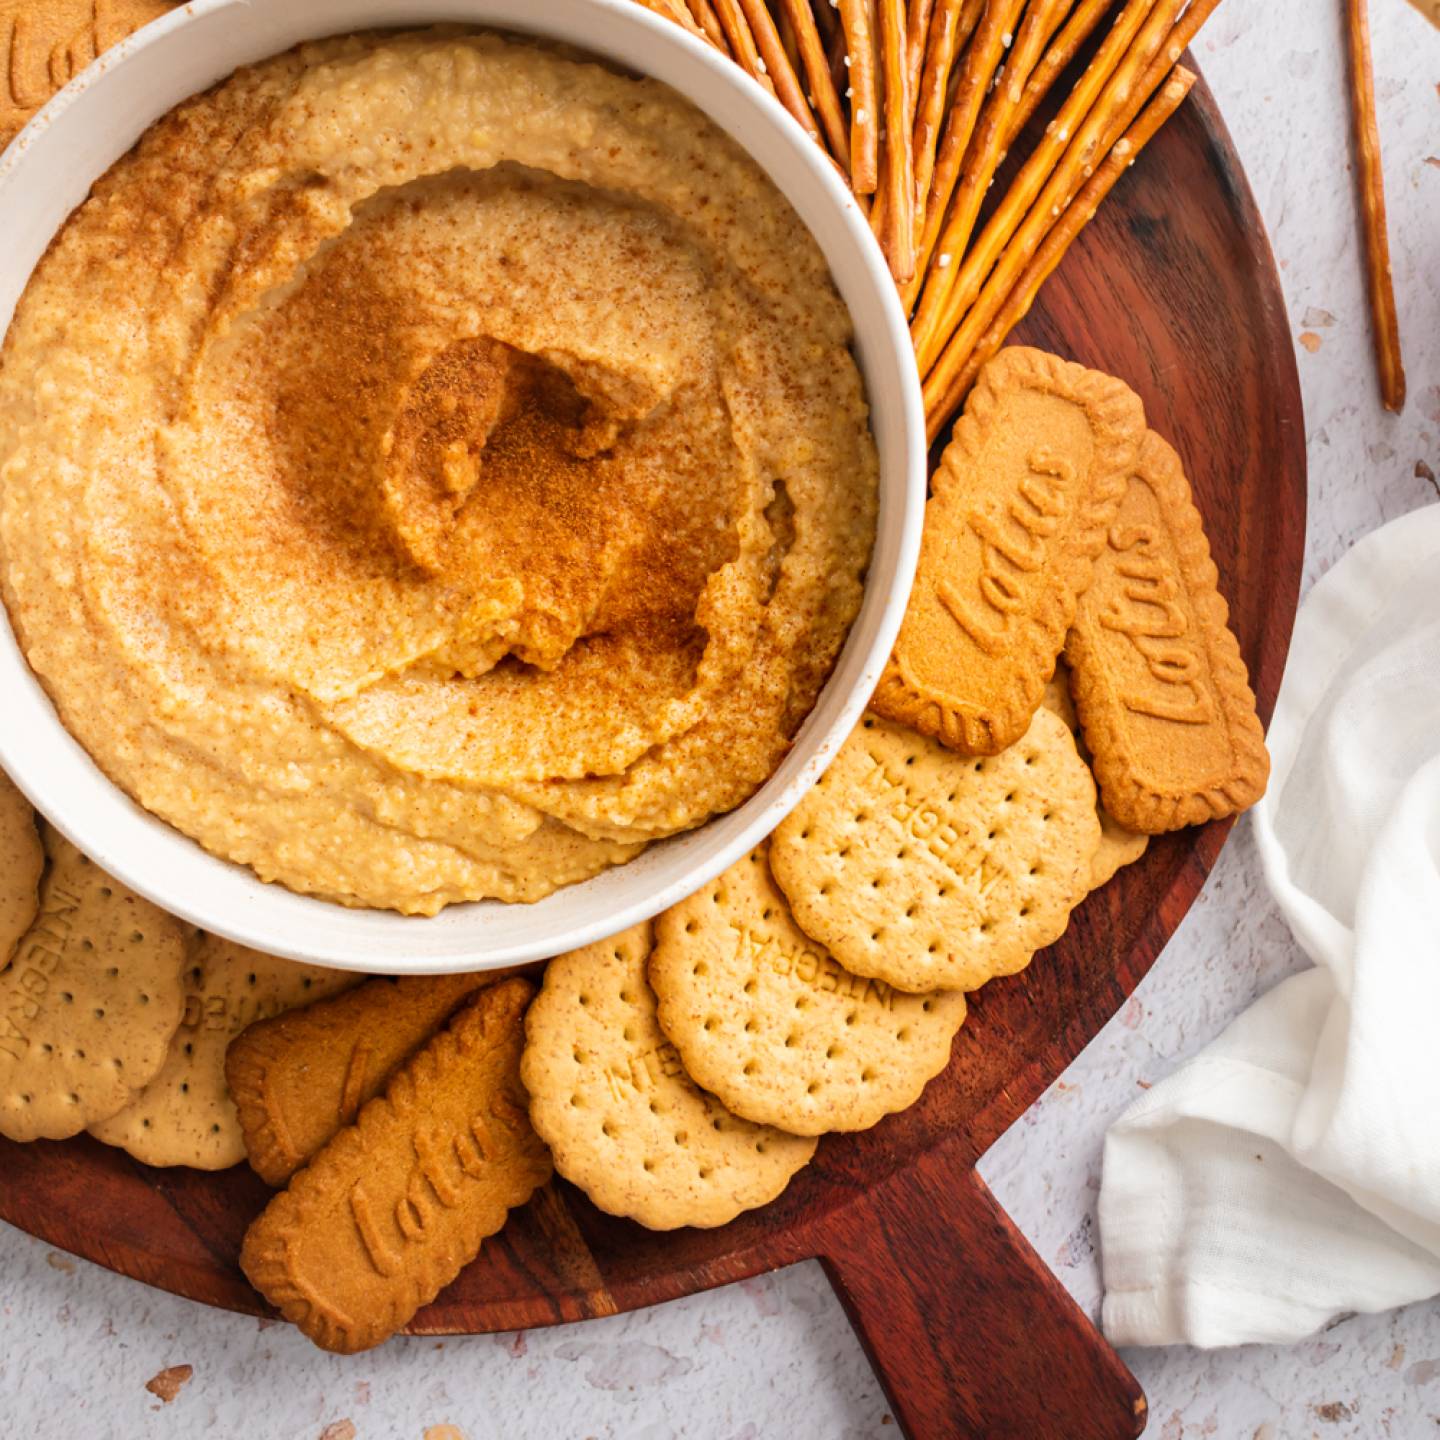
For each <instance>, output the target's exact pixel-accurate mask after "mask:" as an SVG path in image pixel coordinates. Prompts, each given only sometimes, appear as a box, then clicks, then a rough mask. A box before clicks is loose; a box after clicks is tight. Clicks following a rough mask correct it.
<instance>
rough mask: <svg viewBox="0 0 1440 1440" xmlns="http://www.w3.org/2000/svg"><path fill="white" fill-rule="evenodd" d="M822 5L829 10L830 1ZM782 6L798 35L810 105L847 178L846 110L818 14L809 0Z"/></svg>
mask: <svg viewBox="0 0 1440 1440" xmlns="http://www.w3.org/2000/svg"><path fill="white" fill-rule="evenodd" d="M822 3H824V4H825V5H826V6H827V8H828V4H829V0H822ZM780 4H781V7H782V12H783V14H784V15H785V17H786V19H787V20H789V22H790V28H791V30H792V31H794V34H795V43H796V45H797V47H798V48H799V51H800V63H801V65H802V66H803V67H804V70H805V79H806V81H807V82H808V84H809V86H810V103H811V104H812V105H813V106H814V107H815V114H816V117H817V118H818V119H819V121H820V126H821V129H823V130H824V132H825V138H826V140H828V141H829V142H830V153H831V154H832V155H833V156H834V157H835V159H836V160H837V161H839V163H840V166H841V168H842V169H843V170H844V171H845V172H846V173H847V174H848V173H849V171H850V127H849V125H848V124H847V123H846V120H845V107H844V106H843V105H842V104H841V103H840V92H839V91H838V90H836V88H835V78H834V76H833V75H832V74H831V72H830V60H829V57H828V56H827V55H826V53H825V42H824V41H823V40H822V39H821V38H820V31H819V29H818V28H817V26H816V24H815V12H814V11H813V10H812V9H811V8H810V0H780Z"/></svg>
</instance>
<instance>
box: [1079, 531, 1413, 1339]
mask: <svg viewBox="0 0 1440 1440" xmlns="http://www.w3.org/2000/svg"><path fill="white" fill-rule="evenodd" d="M1269 745H1270V753H1271V758H1272V762H1273V769H1272V776H1271V780H1270V788H1269V792H1268V793H1267V794H1266V796H1265V798H1264V799H1263V800H1262V801H1261V803H1260V804H1259V805H1258V806H1257V807H1256V808H1255V810H1254V812H1253V823H1254V826H1255V838H1256V842H1257V844H1258V847H1259V851H1260V856H1261V860H1262V863H1263V865H1264V871H1265V878H1266V880H1267V882H1268V883H1269V886H1270V889H1271V891H1272V893H1273V894H1274V896H1275V899H1276V901H1277V902H1278V904H1279V906H1280V909H1281V911H1282V912H1283V913H1284V915H1285V918H1286V919H1287V920H1288V921H1289V923H1290V926H1291V928H1292V929H1293V931H1294V932H1295V938H1296V940H1297V941H1298V942H1299V944H1300V945H1301V947H1302V948H1303V949H1304V950H1305V952H1306V954H1307V955H1308V956H1309V957H1310V959H1311V960H1312V961H1314V964H1315V968H1314V969H1312V970H1308V971H1305V972H1303V973H1301V974H1299V975H1295V976H1292V977H1291V978H1289V979H1288V980H1285V981H1282V982H1281V983H1280V984H1279V985H1277V986H1276V987H1275V988H1274V989H1273V990H1271V991H1270V993H1269V994H1267V995H1265V996H1264V997H1263V998H1262V999H1261V1000H1260V1001H1258V1002H1257V1003H1256V1004H1255V1005H1254V1006H1253V1007H1252V1008H1251V1009H1250V1010H1249V1011H1247V1012H1246V1013H1245V1014H1244V1015H1242V1016H1240V1018H1239V1019H1238V1020H1236V1021H1235V1022H1234V1023H1233V1024H1232V1025H1231V1026H1230V1027H1229V1029H1227V1030H1226V1031H1225V1032H1224V1033H1223V1034H1222V1035H1221V1036H1220V1037H1219V1038H1218V1039H1217V1040H1215V1041H1214V1042H1213V1043H1212V1044H1211V1045H1210V1046H1209V1047H1208V1048H1207V1049H1205V1050H1204V1051H1202V1052H1201V1053H1200V1054H1199V1055H1197V1056H1196V1057H1195V1058H1194V1059H1193V1060H1190V1061H1188V1062H1187V1063H1186V1064H1184V1065H1182V1066H1181V1067H1180V1069H1179V1070H1177V1071H1176V1072H1175V1073H1174V1074H1173V1075H1171V1076H1170V1077H1169V1078H1168V1079H1166V1080H1164V1081H1163V1082H1161V1083H1160V1084H1158V1085H1156V1086H1155V1087H1154V1088H1153V1089H1152V1090H1149V1091H1147V1092H1146V1094H1145V1095H1144V1096H1143V1097H1142V1098H1141V1099H1140V1100H1139V1101H1137V1102H1136V1103H1135V1104H1134V1105H1132V1106H1131V1107H1130V1108H1129V1109H1128V1110H1127V1111H1126V1112H1125V1114H1124V1115H1123V1116H1122V1117H1121V1118H1120V1119H1119V1120H1118V1121H1116V1123H1115V1124H1114V1125H1113V1126H1112V1127H1111V1129H1110V1132H1109V1134H1108V1135H1107V1136H1106V1140H1105V1157H1104V1178H1103V1182H1102V1185H1101V1190H1100V1237H1101V1244H1102V1247H1103V1273H1104V1280H1105V1292H1106V1293H1105V1300H1104V1306H1103V1311H1102V1323H1103V1326H1104V1329H1105V1333H1106V1335H1107V1336H1108V1337H1109V1338H1110V1340H1111V1341H1112V1342H1114V1343H1115V1344H1119V1345H1167V1344H1174V1343H1177V1342H1187V1343H1189V1344H1192V1345H1234V1344H1240V1343H1243V1342H1248V1341H1269V1342H1277V1341H1290V1340H1297V1339H1300V1338H1301V1337H1302V1336H1305V1335H1308V1334H1311V1333H1312V1332H1313V1331H1315V1330H1316V1329H1318V1328H1319V1327H1320V1326H1322V1325H1324V1324H1325V1323H1326V1322H1327V1321H1328V1320H1330V1319H1332V1318H1334V1317H1335V1316H1337V1315H1342V1314H1346V1313H1349V1312H1353V1311H1374V1310H1385V1309H1389V1308H1390V1307H1392V1306H1395V1305H1403V1304H1405V1303H1407V1302H1409V1301H1412V1300H1417V1299H1421V1298H1423V1297H1424V1296H1427V1295H1432V1294H1435V1293H1436V1292H1437V1291H1440V505H1435V506H1431V507H1429V508H1427V509H1424V510H1420V511H1417V512H1415V513H1413V514H1410V515H1407V516H1405V517H1404V518H1402V519H1399V520H1395V521H1393V522H1392V523H1390V524H1389V525H1386V526H1385V527H1384V528H1383V529H1382V530H1379V531H1377V532H1375V533H1374V534H1372V535H1370V536H1368V537H1366V538H1365V539H1364V540H1361V541H1360V543H1359V544H1357V545H1356V546H1355V548H1354V549H1353V550H1351V551H1350V553H1349V554H1348V555H1346V556H1345V557H1344V558H1343V559H1342V560H1341V561H1340V562H1339V564H1337V565H1336V566H1335V568H1334V569H1333V570H1331V571H1330V573H1329V574H1328V575H1326V576H1325V577H1324V578H1323V579H1321V580H1320V581H1319V582H1318V583H1317V584H1316V585H1315V587H1314V589H1313V590H1311V592H1310V594H1309V595H1308V596H1307V597H1306V600H1305V602H1304V604H1303V605H1302V606H1301V609H1300V615H1299V618H1298V620H1297V622H1296V627H1295V638H1294V643H1293V645H1292V648H1291V652H1290V660H1289V664H1288V666H1287V668H1286V671H1285V679H1284V682H1283V684H1282V686H1281V690H1280V698H1279V702H1278V704H1277V706H1276V710H1275V716H1274V720H1273V721H1272V723H1271V727H1270V734H1269Z"/></svg>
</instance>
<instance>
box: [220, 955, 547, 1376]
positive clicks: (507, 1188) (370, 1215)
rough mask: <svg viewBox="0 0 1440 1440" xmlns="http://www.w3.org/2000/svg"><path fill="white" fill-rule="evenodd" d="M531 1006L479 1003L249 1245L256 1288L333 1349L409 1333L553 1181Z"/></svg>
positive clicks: (505, 988)
mask: <svg viewBox="0 0 1440 1440" xmlns="http://www.w3.org/2000/svg"><path fill="white" fill-rule="evenodd" d="M533 993H534V987H533V986H531V985H530V984H529V983H528V982H527V981H525V980H520V979H512V980H506V981H505V982H504V983H503V984H500V985H493V986H491V987H490V988H488V989H486V990H482V991H480V993H479V994H478V995H476V997H475V998H474V1000H473V1001H471V1002H470V1003H469V1004H468V1005H466V1006H465V1008H464V1009H463V1010H462V1011H460V1013H459V1014H458V1015H456V1017H455V1018H454V1019H453V1020H452V1021H451V1023H450V1025H449V1026H448V1028H446V1029H445V1030H443V1031H441V1033H440V1034H438V1035H436V1036H435V1038H434V1039H433V1040H431V1041H430V1043H429V1044H428V1045H426V1046H425V1048H424V1049H423V1050H421V1051H420V1052H419V1054H417V1055H416V1056H414V1058H413V1059H411V1060H410V1061H409V1063H408V1064H406V1065H405V1067H404V1068H403V1069H401V1070H400V1071H398V1072H397V1073H396V1075H395V1077H394V1079H393V1080H391V1082H390V1085H389V1087H388V1088H387V1090H386V1091H385V1094H384V1095H382V1096H379V1097H377V1098H376V1099H374V1100H371V1101H370V1102H369V1104H367V1105H366V1106H365V1108H364V1109H363V1110H361V1112H360V1118H359V1119H358V1120H357V1121H356V1123H355V1124H354V1125H352V1126H350V1127H349V1128H348V1129H345V1130H342V1131H341V1132H340V1133H339V1134H338V1135H336V1136H335V1138H334V1139H333V1140H331V1141H330V1143H329V1144H328V1145H326V1146H325V1148H324V1149H323V1150H321V1152H320V1153H319V1154H318V1155H317V1156H316V1157H315V1158H314V1160H312V1161H311V1162H310V1164H309V1165H308V1166H307V1167H306V1168H305V1169H304V1170H301V1171H300V1172H299V1173H298V1174H297V1175H296V1176H295V1177H294V1178H293V1179H292V1180H291V1182H290V1187H289V1189H287V1190H284V1191H282V1192H281V1193H280V1194H279V1195H277V1196H276V1197H275V1198H274V1199H273V1200H272V1201H271V1202H270V1204H269V1205H268V1206H267V1207H266V1210H265V1213H264V1214H263V1215H261V1216H260V1218H259V1219H258V1220H257V1221H255V1223H254V1224H253V1225H252V1226H251V1227H250V1229H249V1230H248V1231H247V1232H246V1235H245V1243H244V1245H243V1247H242V1248H241V1252H240V1265H241V1268H242V1269H243V1270H244V1271H245V1274H246V1275H247V1276H249V1278H250V1282H251V1284H253V1285H254V1286H255V1288H256V1289H257V1290H259V1291H260V1293H261V1294H262V1295H264V1296H265V1298H266V1299H267V1300H269V1301H270V1303H271V1304H272V1305H275V1306H277V1307H278V1308H279V1310H280V1312H281V1314H282V1315H284V1316H285V1318H286V1319H287V1320H289V1321H291V1322H292V1323H294V1324H295V1325H297V1326H299V1328H300V1329H301V1330H302V1331H303V1332H304V1333H305V1334H306V1335H308V1336H309V1337H310V1339H312V1340H313V1341H314V1342H315V1343H316V1344H317V1345H319V1346H321V1347H322V1348H323V1349H326V1350H334V1351H338V1352H340V1353H343V1354H351V1353H353V1352H355V1351H357V1350H368V1349H369V1348H370V1347H371V1346H374V1345H378V1344H380V1343H381V1341H383V1340H386V1339H388V1338H389V1337H390V1336H391V1335H393V1334H394V1333H395V1332H396V1331H397V1330H399V1329H401V1328H402V1327H403V1326H405V1325H406V1324H408V1323H409V1321H410V1319H411V1317H412V1316H413V1315H414V1314H415V1312H416V1311H417V1310H418V1309H420V1307H421V1306H422V1305H428V1304H429V1303H430V1301H431V1300H433V1299H434V1298H435V1296H436V1295H437V1294H439V1292H440V1291H441V1290H442V1289H443V1288H444V1287H445V1286H446V1285H448V1284H449V1283H450V1282H451V1281H452V1280H453V1279H454V1278H455V1277H456V1275H458V1274H459V1273H460V1271H461V1270H462V1269H463V1268H464V1267H465V1266H466V1265H468V1264H469V1263H470V1261H471V1260H473V1259H474V1258H475V1256H476V1255H478V1254H479V1252H480V1246H481V1244H482V1243H483V1241H484V1240H485V1238H486V1237H487V1236H490V1235H493V1234H495V1232H496V1231H497V1230H499V1229H500V1227H501V1226H502V1225H504V1223H505V1218H506V1216H507V1215H508V1214H509V1212H510V1211H511V1210H512V1209H514V1208H515V1206H517V1205H523V1204H524V1203H525V1202H526V1201H527V1200H528V1199H529V1198H530V1196H531V1194H532V1193H533V1192H534V1191H535V1190H536V1189H537V1188H538V1187H539V1186H541V1185H543V1184H544V1183H545V1182H546V1181H547V1180H548V1179H549V1178H550V1170H551V1167H550V1155H549V1152H548V1151H547V1150H546V1149H545V1146H544V1145H543V1144H542V1143H541V1141H540V1139H539V1137H538V1136H537V1135H536V1134H535V1132H534V1130H532V1129H531V1128H530V1119H529V1115H528V1114H527V1110H526V1097H525V1091H524V1089H523V1087H522V1086H521V1084H520V1052H521V1050H522V1048H523V1045H524V1024H523V1016H524V1012H525V1006H526V1004H527V1003H528V1002H529V1000H530V996H531V995H532V994H533Z"/></svg>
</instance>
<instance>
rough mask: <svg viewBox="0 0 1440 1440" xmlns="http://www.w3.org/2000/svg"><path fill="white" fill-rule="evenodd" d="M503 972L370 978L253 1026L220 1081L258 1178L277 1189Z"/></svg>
mask: <svg viewBox="0 0 1440 1440" xmlns="http://www.w3.org/2000/svg"><path fill="white" fill-rule="evenodd" d="M507 973H508V972H506V971H493V972H490V973H487V974H483V975H415V976H407V977H405V978H404V979H400V980H386V979H376V980H367V981H366V982H365V983H364V984H363V985H360V986H358V987H357V988H356V989H354V990H350V991H347V992H346V993H345V994H343V995H338V996H335V997H334V998H332V999H329V1000H320V1001H317V1002H316V1003H315V1004H313V1005H309V1006H307V1007H306V1008H305V1009H303V1010H292V1011H291V1012H290V1013H289V1014H286V1015H279V1016H277V1017H276V1018H275V1019H273V1020H262V1021H260V1023H259V1024H256V1025H252V1026H250V1028H249V1029H248V1030H246V1031H245V1032H244V1033H243V1034H242V1035H241V1036H240V1037H239V1038H238V1039H236V1040H234V1041H232V1042H231V1044H230V1049H229V1052H228V1054H227V1056H226V1059H225V1079H226V1083H227V1085H228V1086H229V1090H230V1095H231V1098H232V1099H233V1100H234V1102H235V1107H236V1110H237V1113H238V1115H239V1121H240V1127H241V1130H242V1131H243V1133H244V1140H245V1149H246V1153H247V1154H248V1155H249V1157H250V1165H251V1167H252V1168H253V1169H254V1171H255V1172H256V1174H258V1175H259V1176H260V1178H261V1179H262V1180H265V1181H267V1182H268V1183H269V1184H271V1185H283V1184H284V1183H285V1182H286V1181H287V1180H288V1179H289V1178H290V1176H291V1175H293V1174H294V1173H295V1171H297V1170H298V1169H299V1168H300V1167H301V1166H302V1165H303V1164H305V1162H306V1161H307V1160H309V1159H310V1157H311V1156H312V1155H314V1154H315V1152H316V1151H317V1150H319V1149H320V1147H321V1146H322V1145H324V1144H325V1142H326V1141H327V1140H329V1139H330V1138H331V1137H332V1136H333V1135H335V1134H336V1133H337V1132H338V1131H340V1130H342V1129H344V1128H345V1126H347V1125H351V1124H353V1123H354V1121H355V1117H356V1116H357V1115H358V1114H359V1113H360V1107H361V1106H362V1105H363V1104H364V1103H365V1102H366V1101H367V1100H371V1099H373V1098H374V1097H375V1096H376V1095H378V1094H379V1093H380V1092H381V1091H382V1090H383V1089H384V1088H385V1083H386V1081H387V1080H389V1078H390V1076H391V1075H392V1074H394V1072H395V1071H396V1070H397V1069H398V1068H399V1067H400V1066H401V1065H402V1064H403V1063H404V1062H405V1061H406V1060H408V1059H409V1058H410V1057H411V1056H412V1055H413V1054H414V1053H415V1052H416V1051H417V1050H418V1049H419V1048H420V1047H421V1046H422V1045H423V1044H424V1043H425V1042H426V1041H427V1040H428V1039H430V1037H431V1036H432V1035H433V1034H434V1033H435V1032H436V1031H437V1030H438V1029H439V1028H440V1027H441V1026H442V1025H443V1024H444V1023H445V1022H446V1020H448V1019H449V1018H450V1016H451V1015H453V1014H454V1013H455V1009H456V1007H457V1006H459V1005H460V1003H461V1002H462V1001H463V1000H464V999H465V998H466V997H467V996H469V995H471V994H473V993H474V992H475V991H476V990H477V989H478V988H479V987H480V986H482V985H484V984H487V983H489V982H492V981H497V980H501V979H503V978H504V977H505V975H506V974H507Z"/></svg>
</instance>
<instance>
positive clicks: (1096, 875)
mask: <svg viewBox="0 0 1440 1440" xmlns="http://www.w3.org/2000/svg"><path fill="white" fill-rule="evenodd" d="M1097 814H1098V816H1099V820H1100V847H1099V849H1097V850H1096V851H1095V855H1094V857H1093V858H1092V859H1091V861H1090V888H1091V889H1092V890H1098V889H1099V888H1100V887H1101V886H1102V885H1105V884H1108V883H1109V882H1110V881H1111V880H1113V879H1114V878H1115V876H1116V874H1117V872H1119V871H1121V870H1123V869H1124V868H1125V867H1126V866H1127V865H1133V864H1134V863H1135V862H1136V861H1137V860H1138V859H1139V858H1140V857H1141V856H1142V855H1143V854H1144V853H1145V850H1146V847H1147V846H1148V845H1149V844H1150V837H1149V836H1148V835H1142V834H1141V833H1140V832H1139V831H1138V830H1127V829H1126V828H1125V827H1124V826H1123V825H1122V824H1121V823H1120V822H1119V821H1118V820H1116V819H1115V817H1114V816H1113V815H1111V813H1110V812H1109V811H1108V810H1107V809H1106V808H1105V806H1104V805H1103V804H1102V805H1100V806H1099V807H1098V809H1097Z"/></svg>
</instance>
